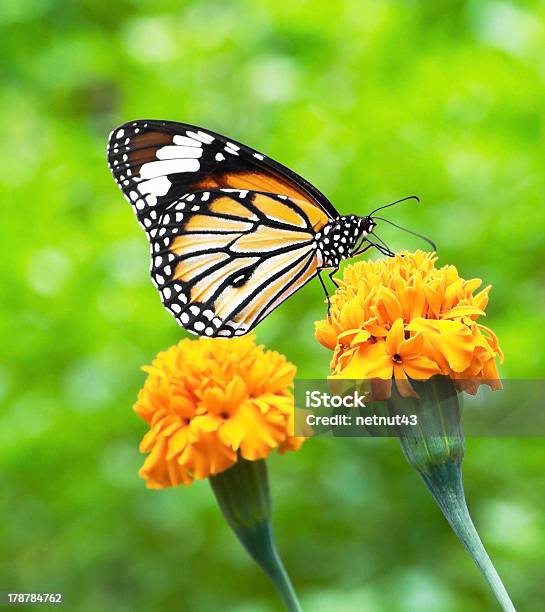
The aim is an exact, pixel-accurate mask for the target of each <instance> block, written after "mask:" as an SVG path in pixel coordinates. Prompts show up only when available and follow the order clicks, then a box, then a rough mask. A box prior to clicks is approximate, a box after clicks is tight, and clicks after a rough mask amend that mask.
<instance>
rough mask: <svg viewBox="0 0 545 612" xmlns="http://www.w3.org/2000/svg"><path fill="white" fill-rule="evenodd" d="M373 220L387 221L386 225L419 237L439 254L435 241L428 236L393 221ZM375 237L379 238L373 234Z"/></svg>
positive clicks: (381, 218)
mask: <svg viewBox="0 0 545 612" xmlns="http://www.w3.org/2000/svg"><path fill="white" fill-rule="evenodd" d="M373 218H374V219H379V220H380V221H385V222H386V223H389V224H390V225H393V226H394V227H397V229H400V230H403V231H404V232H407V234H412V235H413V236H417V237H418V238H421V239H422V240H424V241H425V242H427V243H428V244H429V245H430V246H431V248H432V249H433V250H434V251H435V252H437V245H436V244H435V242H434V241H433V240H431V238H428V237H427V236H424V235H423V234H419V233H418V232H414V231H413V230H410V229H407V228H406V227H403V226H402V225H398V224H397V223H394V222H393V221H390V220H389V219H385V218H384V217H373ZM373 236H376V237H377V238H378V236H377V235H376V234H373Z"/></svg>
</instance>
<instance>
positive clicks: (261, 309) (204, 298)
mask: <svg viewBox="0 0 545 612" xmlns="http://www.w3.org/2000/svg"><path fill="white" fill-rule="evenodd" d="M108 165H109V167H110V170H111V172H112V174H113V176H114V179H115V181H116V182H117V184H118V185H119V187H120V188H121V190H122V192H123V194H124V195H125V197H126V198H127V200H128V201H129V202H130V204H131V205H132V207H133V209H134V212H135V213H136V216H137V218H138V221H139V222H140V224H141V226H142V227H143V228H144V231H145V232H146V235H147V237H148V240H149V242H150V246H151V269H150V274H151V279H152V281H153V283H154V284H155V286H156V287H157V289H158V291H159V293H160V295H161V300H162V302H163V305H164V307H165V308H166V310H167V311H169V312H170V313H171V314H172V315H173V316H174V317H175V318H176V320H177V321H178V323H179V324H180V325H182V326H183V327H184V328H185V329H186V330H188V331H189V332H192V333H194V334H197V335H201V336H208V337H232V336H241V335H244V334H246V333H248V332H249V331H250V330H252V329H253V328H254V327H255V326H256V325H257V324H258V323H259V322H260V321H262V320H263V319H264V318H265V317H266V316H267V315H268V314H269V313H270V312H272V311H273V310H274V309H275V308H276V307H277V306H279V305H280V304H281V303H282V302H283V301H284V300H286V299H287V298H288V297H289V296H290V295H292V294H293V293H294V292H295V291H297V290H298V289H299V288H301V287H302V286H303V285H305V284H306V283H307V282H308V281H310V280H311V279H312V278H314V277H315V276H318V277H319V278H320V281H321V283H322V286H323V287H324V290H325V285H324V282H323V280H322V278H321V276H320V272H321V271H322V270H326V269H329V270H332V272H331V274H330V277H332V275H333V274H334V273H335V272H336V271H337V270H338V268H339V265H340V263H341V261H342V260H344V259H348V258H351V257H355V256H356V255H359V254H360V253H363V252H364V251H366V250H367V249H368V248H370V247H372V246H374V247H376V248H377V249H378V250H379V251H380V252H382V253H383V254H385V255H390V256H392V255H393V253H392V252H391V251H390V249H388V247H387V246H386V245H385V243H383V242H382V241H381V240H380V239H378V236H377V237H376V238H377V239H378V242H375V241H374V240H372V239H371V238H370V235H371V234H372V233H373V228H374V227H375V225H376V221H375V218H374V217H373V216H372V215H373V213H374V212H376V211H377V210H379V209H380V208H384V207H380V208H379V209H375V211H373V212H372V213H370V214H369V215H366V216H363V217H362V216H358V215H346V216H341V215H340V214H339V213H338V212H337V211H336V209H335V208H334V207H333V205H332V204H331V202H330V201H329V200H328V199H327V198H326V197H325V196H324V195H323V194H322V193H321V192H320V191H318V189H316V187H314V186H313V185H311V184H310V183H309V182H308V181H306V180H305V179H304V178H302V177H301V176H299V175H298V174H296V173H295V172H293V171H292V170H290V169H289V168H287V167H285V166H283V165H282V164H280V163H278V162H276V161H274V160H273V159H270V158H268V157H266V156H265V155H263V154H262V153H259V152H258V151H255V150H254V149H251V148H250V147H247V146H245V145H243V144H241V143H239V142H236V141H235V140H232V139H230V138H227V137H225V136H222V135H220V134H217V133H215V132H211V131H210V130H205V129H202V128H199V127H195V126H192V125H189V124H187V123H175V122H171V121H156V120H140V121H131V122H128V123H125V124H124V125H121V126H120V127H118V128H116V129H115V130H113V131H112V132H111V134H110V137H109V141H108ZM415 197H416V196H410V198H415ZM405 199H408V198H404V200H405ZM395 203H396V202H395ZM390 205H391V204H388V205H386V206H390ZM373 236H376V235H375V234H373ZM326 296H327V290H326Z"/></svg>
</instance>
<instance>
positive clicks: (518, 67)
mask: <svg viewBox="0 0 545 612" xmlns="http://www.w3.org/2000/svg"><path fill="white" fill-rule="evenodd" d="M544 18H545V3H543V2H538V1H535V2H532V1H531V0H528V1H521V2H511V3H510V2H505V1H497V2H496V1H489V0H474V1H457V0H448V1H446V2H435V1H432V0H429V1H422V2H414V1H410V0H406V1H399V2H394V1H388V0H374V1H361V0H338V1H337V2H335V3H332V2H328V1H326V0H314V1H312V2H311V1H310V0H309V1H302V2H295V1H292V0H265V1H262V2H259V3H256V2H252V1H251V0H236V1H233V2H222V1H219V0H217V1H195V2H183V1H178V2H174V1H159V2H152V1H151V0H148V1H143V2H137V1H136V0H134V1H128V0H124V1H120V2H110V3H107V2H93V1H91V0H83V1H81V2H77V3H76V2H62V1H60V0H4V1H3V2H2V7H1V8H0V52H1V57H2V62H1V68H0V70H1V93H0V156H1V171H0V198H1V200H2V206H1V208H0V227H1V232H2V245H3V262H2V267H1V274H2V281H1V282H2V294H3V300H2V304H1V315H2V317H1V326H2V327H1V330H0V331H1V337H2V343H1V344H2V346H1V349H0V351H1V363H0V397H1V401H2V412H1V416H0V419H1V421H0V422H1V430H0V462H1V471H0V487H1V491H2V495H1V501H0V504H1V519H2V523H1V527H0V533H1V537H0V546H1V548H2V562H1V568H0V590H1V589H5V590H12V591H14V590H19V591H58V590H60V591H64V592H65V599H66V601H67V604H66V608H67V609H70V610H81V611H93V612H94V611H96V610H118V611H125V610H127V611H133V610H146V611H147V610H189V611H194V610H197V611H200V610H203V611H208V610H217V609H220V608H222V609H227V610H233V611H235V612H250V611H252V612H253V611H256V612H265V611H269V610H278V609H279V604H278V600H277V598H276V595H275V594H274V592H273V590H272V587H271V586H270V584H269V583H268V581H267V579H266V578H265V577H264V576H263V575H262V574H261V573H260V571H259V570H258V569H257V568H256V567H255V566H254V565H253V564H252V562H251V561H250V560H249V558H248V557H247V556H246V555H245V554H244V552H243V551H242V549H241V548H240V546H239V544H238V543H237V542H236V540H235V538H234V537H233V535H232V534H231V533H230V532H229V530H228V528H227V527H226V525H225V524H224V522H223V520H222V518H221V517H220V515H219V511H218V510H217V508H216V506H215V503H214V501H213V498H212V495H211V492H210V489H209V485H208V483H206V482H200V483H196V484H195V485H193V486H191V487H190V488H189V489H183V488H178V489H174V490H167V491H147V490H146V489H145V487H144V483H143V481H141V480H140V479H139V478H138V476H137V470H138V468H139V466H140V464H141V462H142V457H141V456H140V455H139V453H138V450H137V445H138V442H139V439H140V437H141V435H142V434H143V433H144V431H145V426H144V423H143V422H141V421H140V420H139V419H138V418H137V417H136V415H135V414H134V413H133V412H132V409H131V405H132V403H133V401H134V399H135V397H136V394H137V391H138V389H139V388H140V386H141V385H142V383H143V380H144V374H143V373H142V372H141V371H140V366H141V365H142V364H145V363H149V362H150V361H151V359H152V358H153V357H154V355H155V354H156V353H157V352H158V351H160V350H162V349H164V348H165V347H167V346H169V345H170V344H172V343H174V342H176V341H177V340H178V339H179V338H181V337H183V336H184V335H185V332H183V330H181V329H180V328H178V326H177V325H176V323H175V322H174V321H173V319H172V318H171V317H170V315H168V314H167V313H166V312H165V311H163V309H162V307H161V305H160V301H159V298H158V296H157V295H156V291H155V289H154V287H153V286H152V284H151V282H150V281H149V278H148V246H147V243H146V239H145V236H144V234H143V232H142V231H141V229H140V228H139V226H138V224H137V223H136V220H135V219H134V215H133V213H132V211H131V209H130V207H129V206H128V205H127V203H126V202H125V201H124V199H123V198H122V196H121V194H120V193H119V191H118V189H117V187H116V185H115V184H114V181H113V180H112V178H111V176H110V174H109V171H108V169H107V166H106V161H105V147H106V139H107V135H108V132H109V131H110V130H111V129H112V128H113V127H115V126H116V125H117V124H119V123H122V122H124V121H127V120H129V119H136V118H162V119H172V120H179V121H187V122H191V123H196V124H199V125H202V126H205V127H208V128H210V129H212V130H216V131H219V132H221V133H226V134H228V135H230V136H232V137H233V138H234V139H237V140H240V141H242V142H246V143H248V144H249V145H251V146H253V147H255V148H258V149H260V150H262V151H263V152H265V153H267V154H269V155H270V156H272V157H274V158H276V159H278V160H280V161H282V162H283V163H285V164H287V165H288V166H290V167H292V168H294V169H295V170H296V171H298V172H300V173H301V174H303V175H304V176H305V177H306V178H308V179H309V180H311V181H312V182H314V183H315V184H316V185H317V186H318V187H319V188H320V189H321V190H322V191H323V192H324V193H326V194H327V195H328V196H329V197H330V199H331V200H332V202H333V203H334V204H335V205H336V207H337V208H338V209H339V210H340V211H341V212H342V213H349V212H352V213H360V214H363V213H365V212H366V211H369V210H370V208H371V207H372V206H377V205H379V204H382V203H386V202H389V201H391V200H393V199H396V198H398V197H401V196H404V195H409V194H412V193H418V194H419V195H420V196H421V198H422V204H421V205H420V206H416V205H413V204H407V205H402V206H400V207H398V208H396V209H391V211H389V212H390V213H391V214H389V217H390V218H391V219H393V220H395V221H397V222H399V223H403V224H406V225H408V226H410V227H412V228H414V229H416V230H418V231H421V232H424V233H426V234H428V235H430V236H432V237H433V238H434V239H435V240H436V241H437V243H438V245H439V250H440V263H452V264H455V265H456V266H458V268H459V270H460V272H461V274H463V275H464V276H466V277H468V278H469V277H473V276H479V277H481V278H483V279H484V280H485V282H486V283H492V284H493V285H494V289H493V292H492V296H491V303H490V306H489V308H488V319H487V323H488V324H489V325H490V326H492V327H493V328H494V329H495V330H496V332H497V333H498V335H499V337H500V340H501V343H502V346H503V349H504V351H505V354H506V361H505V366H504V369H503V372H504V374H505V376H508V377H518V378H540V377H543V374H544V371H545V351H544V350H543V346H544V343H545V326H544V325H543V309H544V305H545V299H544V298H545V295H544V280H545V269H544V266H543V260H544V258H545V244H544V242H543V236H544V232H545V206H544V194H545V175H544V172H543V167H544V159H545V145H544V142H545V141H544V138H543V136H544V120H545V19H544ZM381 235H382V236H383V237H384V238H386V239H387V240H388V241H389V242H390V244H391V246H393V247H395V248H400V247H405V248H416V247H421V246H423V245H421V243H419V242H418V241H416V240H415V239H413V238H412V237H411V236H408V235H404V234H400V233H399V232H397V231H396V230H395V229H394V228H384V230H383V231H382V233H381ZM322 300H323V297H322V293H321V288H320V286H319V283H318V282H314V283H311V284H310V285H308V286H307V287H306V288H305V289H304V290H303V291H301V292H300V293H299V294H297V295H296V296H294V297H293V298H291V299H290V300H289V302H288V303H286V304H284V305H283V306H282V307H281V308H279V309H278V310H277V311H275V313H274V314H273V315H272V316H270V317H269V318H268V319H267V321H265V322H264V323H263V324H262V325H261V326H260V327H259V328H258V331H257V336H258V339H259V341H262V342H264V343H266V344H267V345H268V346H270V347H273V348H275V349H277V350H279V351H282V352H284V353H285V354H286V355H287V356H288V357H289V358H290V359H291V360H292V361H294V362H295V363H296V364H297V366H298V368H299V374H300V376H303V377H313V376H314V377H319V376H323V375H325V374H326V372H327V367H328V361H329V358H330V355H329V353H328V351H326V350H325V349H323V348H322V347H320V346H319V345H318V344H317V342H316V341H315V340H314V337H313V321H314V320H316V319H319V318H322V317H323V316H324V313H325V306H324V304H323V302H322ZM464 465H465V481H466V490H467V495H468V500H469V505H470V508H471V509H472V512H473V516H474V519H475V522H476V524H477V527H478V528H479V530H480V533H481V536H482V538H483V540H484V542H485V544H486V545H487V547H488V549H489V552H490V554H491V556H492V558H493V560H494V561H495V563H496V566H497V568H498V570H499V572H500V574H501V575H502V577H503V578H504V580H505V583H506V585H507V587H508V589H509V590H510V592H511V594H512V597H513V599H514V601H515V603H517V604H518V605H519V606H520V609H521V610H538V609H543V597H544V584H545V552H544V551H545V518H544V515H543V500H544V493H545V477H544V472H545V470H544V468H545V446H544V444H543V440H542V439H529V438H527V439H508V438H504V439H470V440H469V441H468V452H467V456H466V460H465V464H464ZM270 467H271V477H272V480H273V489H274V494H275V498H274V499H275V514H274V526H275V530H276V534H277V541H278V545H279V548H280V551H281V553H282V555H283V557H284V560H285V563H286V565H287V567H288V569H289V571H290V573H291V575H292V578H293V580H294V582H295V584H296V586H297V588H298V590H299V592H300V595H301V598H302V603H303V607H304V608H305V610H309V611H311V612H322V611H324V612H325V611H330V610H340V611H346V612H351V611H356V610H357V611H360V610H363V611H369V612H375V611H400V612H401V611H403V612H404V611H409V610H419V611H430V612H431V611H441V612H443V611H445V612H449V611H453V612H454V611H458V610H461V609H466V610H494V609H496V608H495V603H494V601H493V600H492V598H491V596H490V595H489V593H488V589H487V587H486V585H485V584H484V582H483V580H482V579H481V576H480V575H479V573H478V571H477V569H476V568H475V567H474V565H473V564H472V562H471V560H470V559H469V557H468V556H467V555H466V553H465V551H464V550H463V548H462V546H461V545H460V544H459V543H458V541H457V540H456V539H455V538H454V536H453V535H452V534H451V532H450V530H449V527H448V525H447V523H446V521H445V520H444V519H443V518H442V516H441V515H440V513H439V511H438V509H437V508H436V507H435V505H434V503H433V501H432V499H431V497H430V495H429V494H428V492H427V491H426V490H425V488H424V486H423V485H422V484H421V483H420V482H419V480H418V478H417V476H416V475H415V474H414V473H413V472H412V470H411V468H409V466H408V465H407V464H406V463H405V460H404V458H403V457H402V455H401V451H400V449H399V446H398V444H397V442H396V441H395V440H392V439H382V440H362V439H359V440H358V439H333V438H329V439H326V438H322V439H314V440H311V441H309V442H307V444H306V445H305V446H304V448H303V449H302V451H301V452H299V453H296V454H291V455H287V456H284V457H278V456H276V455H275V456H273V457H272V458H271V460H270Z"/></svg>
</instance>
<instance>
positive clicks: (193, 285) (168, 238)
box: [149, 189, 329, 337]
mask: <svg viewBox="0 0 545 612" xmlns="http://www.w3.org/2000/svg"><path fill="white" fill-rule="evenodd" d="M328 221H329V217H328V216H327V215H326V214H325V213H324V212H322V211H321V210H319V209H318V208H317V207H316V206H314V205H313V204H309V203H308V202H306V201H304V200H297V199H295V198H292V197H288V196H284V195H278V194H270V193H262V192H256V191H250V190H231V189H226V190H225V189H218V190H203V191H198V192H194V193H190V194H186V195H184V196H182V197H181V198H179V199H178V200H176V201H174V202H172V203H171V204H170V205H169V206H168V207H167V208H166V210H165V212H164V213H163V214H162V215H161V216H160V217H159V219H158V220H157V223H154V226H153V227H152V229H151V230H150V232H149V237H150V242H151V256H152V266H151V277H152V280H153V282H154V284H155V285H156V287H157V289H158V290H159V292H160V294H161V299H162V301H163V304H164V306H165V308H166V309H167V310H168V311H169V312H170V313H171V314H172V315H174V316H175V317H176V319H177V321H178V322H179V323H180V325H182V326H183V327H184V328H185V329H187V330H188V331H190V332H192V333H195V334H198V335H204V336H210V337H215V336H223V337H230V336H234V335H243V334H246V333H247V332H249V331H250V330H251V329H252V328H253V327H255V326H256V325H257V324H258V323H259V322H260V321H261V320H262V319H263V318H264V317H265V316H266V315H267V314H269V313H270V312H271V311H272V310H273V309H274V308H276V307H277V306H278V305H280V304H281V303H282V302H283V301H284V300H285V299H286V298H287V297H289V296H290V295H291V294H292V293H293V292H294V291H296V290H297V289H298V288H300V287H302V286H303V285H304V284H305V283H307V282H308V281H309V280H310V279H311V278H313V277H314V276H315V275H316V274H317V272H318V267H319V261H318V256H317V252H316V241H315V239H314V236H315V233H316V232H317V231H319V230H320V229H321V228H322V227H324V226H325V225H326V224H327V223H328Z"/></svg>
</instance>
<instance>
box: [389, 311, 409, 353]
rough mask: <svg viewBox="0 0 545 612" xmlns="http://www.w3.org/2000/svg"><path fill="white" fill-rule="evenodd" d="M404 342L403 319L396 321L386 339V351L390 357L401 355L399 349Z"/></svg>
mask: <svg viewBox="0 0 545 612" xmlns="http://www.w3.org/2000/svg"><path fill="white" fill-rule="evenodd" d="M404 340H405V328H404V326H403V319H396V320H395V322H394V324H393V325H392V328H391V329H390V331H389V332H388V336H387V337H386V351H387V352H388V353H389V354H390V355H395V354H396V353H399V347H400V346H401V343H402V342H403V341H404Z"/></svg>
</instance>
